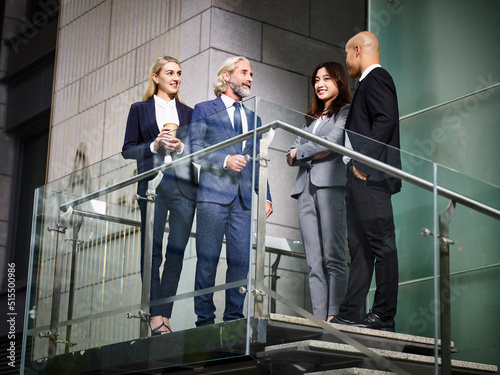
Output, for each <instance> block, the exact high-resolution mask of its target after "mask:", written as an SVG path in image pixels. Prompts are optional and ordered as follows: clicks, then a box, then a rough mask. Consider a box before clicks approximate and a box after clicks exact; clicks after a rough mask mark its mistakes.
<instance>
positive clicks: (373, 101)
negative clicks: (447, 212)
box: [339, 67, 401, 322]
mask: <svg viewBox="0 0 500 375" xmlns="http://www.w3.org/2000/svg"><path fill="white" fill-rule="evenodd" d="M345 129H346V130H348V131H347V136H348V137H349V141H350V142H351V145H352V148H353V150H354V151H357V152H360V153H362V154H364V155H367V156H370V157H372V158H375V159H377V160H379V161H382V162H384V163H387V164H390V165H392V166H394V167H397V168H401V160H400V155H399V113H398V102H397V96H396V88H395V86H394V82H393V80H392V78H391V76H390V75H389V73H388V72H387V71H386V70H384V69H382V68H380V67H377V68H375V69H374V70H372V71H371V72H370V73H369V74H368V75H367V76H366V77H365V78H364V79H363V80H361V81H360V84H359V86H358V88H357V90H356V93H355V95H354V98H353V100H352V103H351V110H350V112H349V115H348V117H347V122H346V126H345ZM358 134H359V135H358ZM387 145H389V146H387ZM353 166H355V167H356V169H357V170H359V171H361V172H364V173H366V174H367V180H362V179H360V178H358V177H356V176H355V175H354V173H353V169H352V168H353ZM346 189H347V197H346V208H347V230H348V241H349V252H350V255H351V269H350V273H349V282H348V287H347V293H346V296H345V298H344V301H343V302H342V304H341V306H340V311H339V317H340V318H344V319H348V320H351V321H355V322H357V321H359V320H360V319H361V317H360V310H361V308H362V306H363V303H364V302H365V299H366V295H367V294H368V290H369V287H370V283H371V279H372V275H373V269H374V268H375V276H376V284H377V289H376V292H375V298H374V303H373V312H374V313H376V314H377V315H379V317H380V318H381V319H382V320H384V321H385V320H387V319H390V318H393V317H394V316H395V315H396V305H397V293H398V259H397V249H396V238H395V233H394V219H393V212H392V204H391V195H392V194H394V193H397V192H398V191H399V190H400V189H401V181H400V180H399V179H397V178H393V177H391V176H389V175H387V174H386V173H383V172H380V171H378V170H377V169H374V168H371V167H369V166H367V165H365V164H362V163H359V162H357V161H354V160H352V161H351V162H349V164H348V171H347V184H346Z"/></svg>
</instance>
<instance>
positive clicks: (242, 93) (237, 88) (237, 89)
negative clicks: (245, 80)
mask: <svg viewBox="0 0 500 375" xmlns="http://www.w3.org/2000/svg"><path fill="white" fill-rule="evenodd" d="M229 86H231V89H232V90H233V92H234V93H235V94H236V95H238V96H239V97H240V98H241V99H243V98H246V97H247V96H248V95H250V89H246V88H244V87H243V85H242V84H241V83H238V82H236V81H235V80H234V78H233V77H231V79H230V80H229Z"/></svg>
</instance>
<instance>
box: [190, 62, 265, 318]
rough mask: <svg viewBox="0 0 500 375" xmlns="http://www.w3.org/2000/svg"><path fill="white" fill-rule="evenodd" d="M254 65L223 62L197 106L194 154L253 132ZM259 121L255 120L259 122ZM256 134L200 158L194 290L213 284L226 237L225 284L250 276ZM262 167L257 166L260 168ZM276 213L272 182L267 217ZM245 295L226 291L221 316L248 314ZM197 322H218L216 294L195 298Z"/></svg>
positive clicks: (192, 131) (192, 142)
mask: <svg viewBox="0 0 500 375" xmlns="http://www.w3.org/2000/svg"><path fill="white" fill-rule="evenodd" d="M252 81H253V78H252V67H251V65H250V62H249V61H248V60H247V59H246V58H244V57H241V56H236V57H231V58H229V59H227V60H226V61H224V63H223V64H222V66H221V68H220V69H219V72H218V74H217V82H216V83H215V84H214V93H215V96H216V97H217V98H216V99H214V100H209V101H206V102H203V103H199V104H197V105H196V106H195V107H194V111H193V117H192V121H193V123H192V124H191V125H190V127H189V132H188V139H189V146H190V149H191V150H190V151H191V153H194V152H197V151H199V150H202V149H204V148H205V147H209V146H212V145H215V144H218V143H220V142H223V141H226V140H228V139H230V138H233V137H235V136H237V135H239V134H242V133H246V132H249V131H252V130H253V128H254V121H255V114H254V113H253V112H252V111H250V110H249V109H248V108H245V107H244V106H243V104H242V103H241V100H242V99H243V98H245V97H247V96H248V95H250V88H251V85H252ZM260 125H261V120H260V118H257V126H260ZM259 140H260V136H259V137H258V138H257V144H256V145H254V141H253V138H251V139H249V140H247V141H245V142H241V143H239V144H236V145H232V146H229V147H227V148H225V149H223V150H219V151H217V152H214V153H211V154H209V155H206V156H204V157H202V158H199V159H197V160H196V161H197V163H199V164H200V166H201V168H200V185H199V189H198V196H197V220H196V254H197V257H198V261H197V264H196V277H195V290H202V289H206V288H210V287H213V286H214V285H215V276H216V272H217V265H218V263H219V257H220V253H221V249H222V243H223V239H224V236H225V237H226V256H227V272H226V283H231V282H234V281H239V280H244V279H246V278H247V274H248V266H249V254H250V246H251V243H250V238H251V234H250V230H251V220H252V218H251V211H250V210H251V206H252V190H255V191H256V192H257V187H258V178H257V177H258V173H256V175H255V177H256V178H255V185H254V189H252V163H247V159H246V157H245V155H253V148H254V146H255V147H257V150H256V154H258V153H259V151H258V147H259V144H258V142H259ZM257 170H258V169H257V168H256V171H257ZM272 212H273V209H272V204H271V194H270V192H269V186H268V188H267V207H266V216H267V217H269V215H271V213H272ZM244 301H245V295H244V294H241V293H239V290H238V288H237V287H236V288H231V289H226V306H225V310H224V315H223V320H224V321H230V320H234V319H241V318H244V315H243V304H244ZM194 306H195V313H196V315H197V316H198V319H197V321H196V325H197V326H203V325H208V324H213V323H214V322H215V305H214V302H213V293H208V294H205V295H201V296H197V297H195V298H194Z"/></svg>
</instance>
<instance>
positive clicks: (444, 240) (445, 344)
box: [439, 200, 455, 375]
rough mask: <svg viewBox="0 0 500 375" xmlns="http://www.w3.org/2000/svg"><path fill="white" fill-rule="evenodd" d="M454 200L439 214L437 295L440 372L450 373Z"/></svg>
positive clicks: (447, 374) (446, 374) (448, 374)
mask: <svg viewBox="0 0 500 375" xmlns="http://www.w3.org/2000/svg"><path fill="white" fill-rule="evenodd" d="M454 212H455V202H454V201H453V200H450V203H449V204H448V207H447V208H446V210H445V211H444V212H443V213H442V214H441V215H439V237H440V238H439V275H440V276H439V295H440V303H441V319H440V321H441V374H442V375H451V306H450V304H451V301H450V244H452V243H453V241H450V240H449V234H450V222H451V218H452V216H453V213H454Z"/></svg>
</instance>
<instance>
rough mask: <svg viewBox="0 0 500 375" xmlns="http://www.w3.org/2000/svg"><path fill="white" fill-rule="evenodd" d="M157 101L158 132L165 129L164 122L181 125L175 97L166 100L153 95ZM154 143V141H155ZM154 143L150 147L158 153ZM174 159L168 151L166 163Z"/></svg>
mask: <svg viewBox="0 0 500 375" xmlns="http://www.w3.org/2000/svg"><path fill="white" fill-rule="evenodd" d="M153 98H154V101H155V114H156V124H157V125H158V133H159V132H161V130H162V129H163V125H164V124H177V125H179V114H178V113H177V104H176V102H175V99H172V100H170V101H166V100H164V99H162V98H159V97H158V96H156V95H154V96H153ZM153 143H154V142H153ZM153 143H151V145H150V149H151V151H152V152H153V153H156V152H157V151H155V149H154V147H153ZM180 153H182V151H181V152H180ZM170 161H172V156H170V152H168V151H166V155H165V163H168V162H170Z"/></svg>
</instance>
